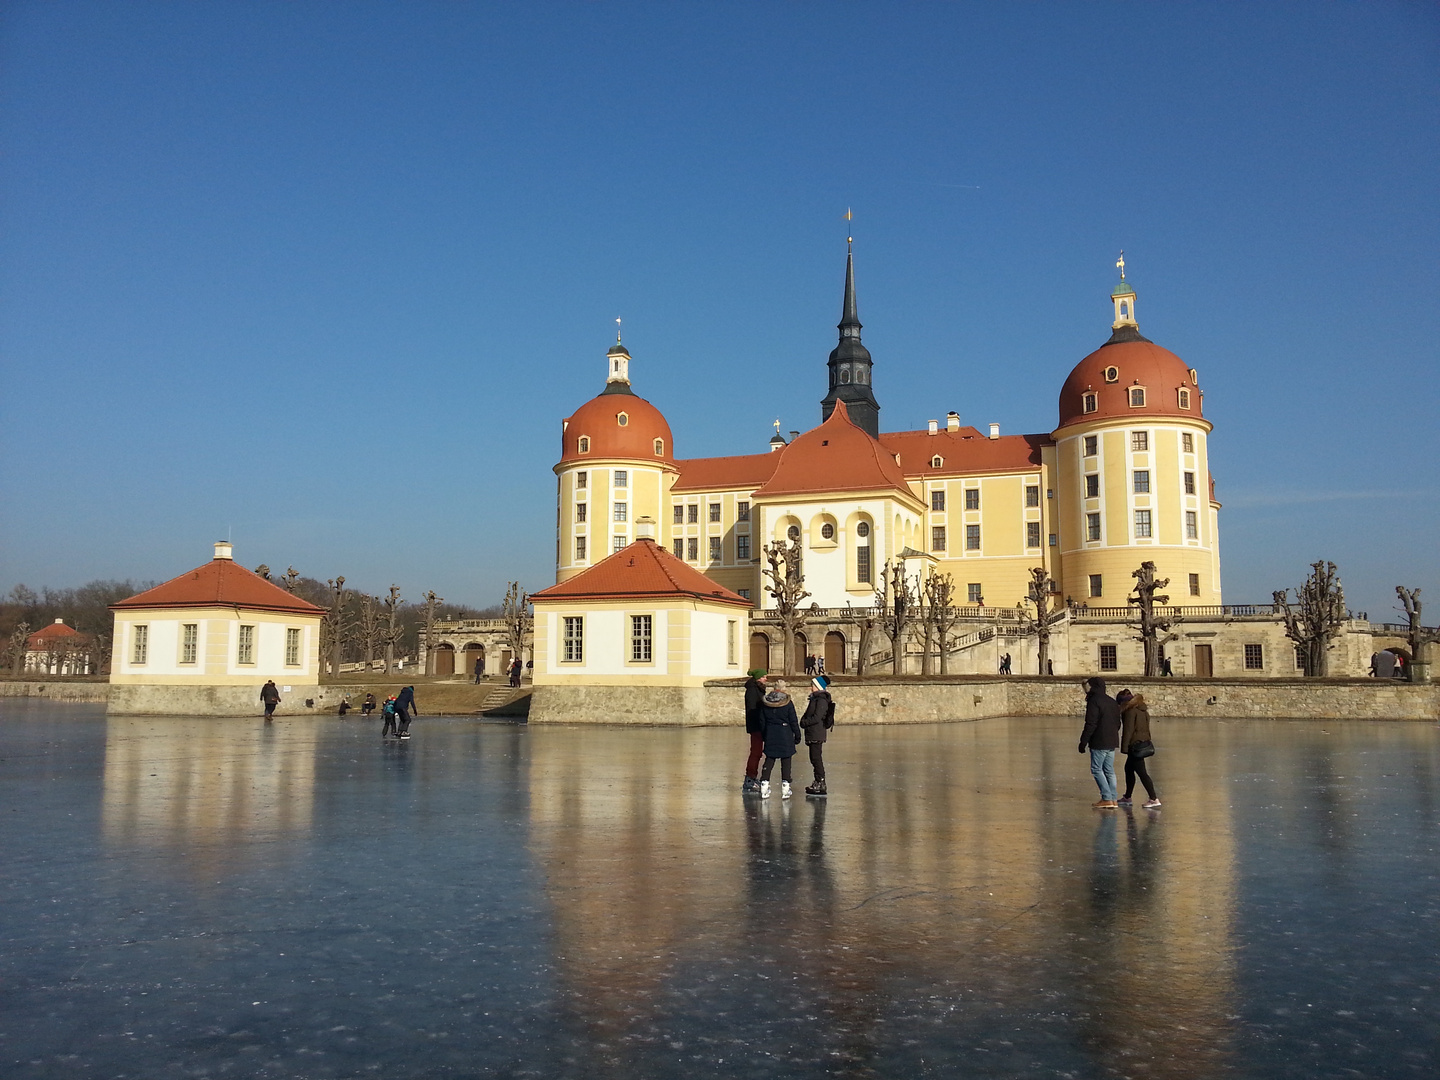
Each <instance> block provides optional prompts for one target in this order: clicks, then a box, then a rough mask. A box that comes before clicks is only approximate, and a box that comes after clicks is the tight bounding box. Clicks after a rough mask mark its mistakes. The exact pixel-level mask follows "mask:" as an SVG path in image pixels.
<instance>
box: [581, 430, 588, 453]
mask: <svg viewBox="0 0 1440 1080" xmlns="http://www.w3.org/2000/svg"><path fill="white" fill-rule="evenodd" d="M589 452H590V436H589V435H581V436H580V453H582V454H588V453H589Z"/></svg>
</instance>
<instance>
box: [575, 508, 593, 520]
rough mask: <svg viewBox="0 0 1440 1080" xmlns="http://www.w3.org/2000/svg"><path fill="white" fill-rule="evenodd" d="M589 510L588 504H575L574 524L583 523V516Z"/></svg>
mask: <svg viewBox="0 0 1440 1080" xmlns="http://www.w3.org/2000/svg"><path fill="white" fill-rule="evenodd" d="M589 508H590V504H589V503H576V504H575V522H576V524H582V523H583V522H584V521H585V515H586V514H587V513H588V512H589Z"/></svg>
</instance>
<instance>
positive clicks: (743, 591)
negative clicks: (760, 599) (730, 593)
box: [735, 589, 750, 600]
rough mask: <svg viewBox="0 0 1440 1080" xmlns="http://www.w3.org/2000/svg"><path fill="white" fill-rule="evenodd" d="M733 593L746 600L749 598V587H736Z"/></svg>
mask: <svg viewBox="0 0 1440 1080" xmlns="http://www.w3.org/2000/svg"><path fill="white" fill-rule="evenodd" d="M735 594H736V595H737V596H740V597H743V598H744V599H746V600H749V599H750V590H749V589H736V590H735Z"/></svg>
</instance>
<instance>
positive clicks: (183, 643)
mask: <svg viewBox="0 0 1440 1080" xmlns="http://www.w3.org/2000/svg"><path fill="white" fill-rule="evenodd" d="M199 651H200V624H199V623H193V622H187V623H182V624H181V626H180V662H181V663H182V664H193V663H195V657H196V654H197V653H199Z"/></svg>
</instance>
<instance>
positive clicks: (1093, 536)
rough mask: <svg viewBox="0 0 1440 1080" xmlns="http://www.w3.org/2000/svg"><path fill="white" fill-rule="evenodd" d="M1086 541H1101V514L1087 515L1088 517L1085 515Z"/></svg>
mask: <svg viewBox="0 0 1440 1080" xmlns="http://www.w3.org/2000/svg"><path fill="white" fill-rule="evenodd" d="M1085 539H1086V540H1099V539H1100V515H1099V514H1086V515H1085Z"/></svg>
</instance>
